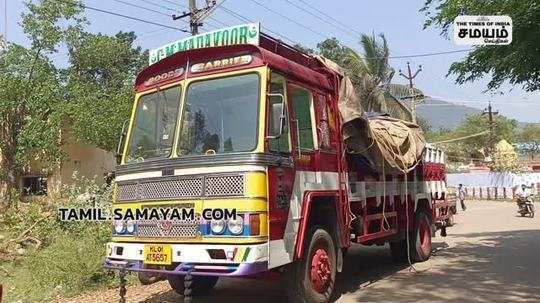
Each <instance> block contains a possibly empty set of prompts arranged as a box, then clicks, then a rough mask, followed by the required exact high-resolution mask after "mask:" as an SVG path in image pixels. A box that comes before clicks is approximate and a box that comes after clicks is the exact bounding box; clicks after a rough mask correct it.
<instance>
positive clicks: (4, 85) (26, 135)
mask: <svg viewBox="0 0 540 303" xmlns="http://www.w3.org/2000/svg"><path fill="white" fill-rule="evenodd" d="M0 71H1V73H2V75H3V77H1V78H0V158H1V162H0V167H2V173H0V181H2V182H3V183H4V184H6V186H7V190H8V191H9V190H11V189H12V188H14V185H15V183H16V179H17V175H19V174H20V173H21V172H22V170H23V169H24V167H25V166H27V165H29V164H30V162H31V161H35V160H39V161H40V162H42V163H43V164H45V165H44V167H43V168H44V169H47V168H49V167H51V166H52V165H54V164H55V162H54V160H55V159H57V158H58V157H59V155H60V149H59V146H58V145H59V144H58V142H59V136H60V121H61V119H60V116H59V115H58V109H59V107H60V105H61V98H62V91H61V89H60V85H59V82H58V78H57V74H56V69H55V68H54V66H53V65H52V64H51V63H50V62H49V61H48V60H47V59H46V58H44V57H43V56H42V55H39V54H36V53H35V52H33V51H31V50H28V49H25V48H23V47H21V46H18V45H10V46H9V48H8V52H7V55H6V60H2V61H1V63H0ZM47 164H48V165H47Z"/></svg>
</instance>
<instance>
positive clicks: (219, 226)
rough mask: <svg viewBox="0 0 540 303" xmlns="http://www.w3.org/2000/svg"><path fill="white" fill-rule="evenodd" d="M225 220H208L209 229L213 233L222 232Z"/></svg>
mask: <svg viewBox="0 0 540 303" xmlns="http://www.w3.org/2000/svg"><path fill="white" fill-rule="evenodd" d="M226 225H227V223H225V220H212V221H210V229H211V230H212V233H214V234H218V235H219V234H222V233H223V232H224V231H225V226H226Z"/></svg>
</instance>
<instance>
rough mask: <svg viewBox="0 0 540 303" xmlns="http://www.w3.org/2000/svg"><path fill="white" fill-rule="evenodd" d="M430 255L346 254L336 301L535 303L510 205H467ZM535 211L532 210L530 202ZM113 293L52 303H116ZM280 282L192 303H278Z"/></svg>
mask: <svg viewBox="0 0 540 303" xmlns="http://www.w3.org/2000/svg"><path fill="white" fill-rule="evenodd" d="M468 207H469V208H468V209H467V211H466V212H460V213H459V214H458V216H456V220H455V221H456V225H455V226H454V227H452V228H451V229H449V230H448V236H447V237H445V238H442V237H440V236H438V235H437V237H436V238H434V239H433V245H434V254H433V256H432V257H431V259H430V260H429V261H427V262H424V263H419V264H415V265H414V268H415V270H416V271H415V270H414V269H412V268H409V267H408V266H400V265H395V264H393V263H392V262H391V258H390V255H389V249H388V248H387V247H385V246H382V247H361V246H359V247H353V248H351V249H350V250H349V253H348V254H347V257H346V259H345V266H344V272H343V273H342V274H341V275H339V276H338V281H337V286H336V287H337V289H336V294H335V300H336V301H337V302H340V303H341V302H343V303H344V302H456V303H457V302H460V303H461V302H486V303H487V302H540V218H539V217H536V218H533V219H530V218H522V217H518V216H517V214H516V206H515V204H514V203H505V202H475V203H473V202H471V203H469V206H468ZM536 209H540V203H537V205H536ZM115 296H116V292H115V291H114V290H110V291H106V292H101V293H100V294H99V295H96V294H95V293H93V294H92V293H90V294H86V295H83V296H79V297H77V298H73V299H70V300H59V301H58V302H62V303H65V302H77V303H79V302H116V301H115V300H116V297H115ZM127 301H128V302H144V303H158V302H182V298H181V297H180V296H178V295H176V294H175V293H174V292H173V291H171V290H170V289H169V287H168V285H167V282H160V283H156V284H153V285H149V286H133V287H130V288H129V289H128V300H127ZM284 301H285V295H284V289H283V286H282V284H281V283H278V282H277V283H276V282H269V281H258V280H245V279H228V280H223V281H219V282H218V284H217V286H216V289H215V291H214V292H212V293H211V294H210V295H208V296H205V297H201V298H198V299H197V300H196V301H195V302H246V303H248V302H257V303H264V302H269V303H276V302H284Z"/></svg>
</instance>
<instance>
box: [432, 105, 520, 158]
mask: <svg viewBox="0 0 540 303" xmlns="http://www.w3.org/2000/svg"><path fill="white" fill-rule="evenodd" d="M495 119H496V120H495V125H494V130H493V133H494V136H493V140H494V142H493V143H497V142H499V141H500V140H506V141H508V142H515V138H516V129H517V124H516V121H515V120H513V119H508V118H506V117H503V116H497V117H496V118H495ZM488 130H489V123H488V118H487V116H485V115H482V114H476V115H469V116H467V118H466V119H465V121H464V122H463V123H462V124H461V125H459V126H458V127H457V128H456V129H453V130H451V129H439V130H437V131H435V132H432V133H430V134H429V136H428V141H432V142H439V141H446V140H453V139H457V138H462V137H466V136H470V135H474V134H478V133H481V132H484V131H488ZM490 144H491V142H490V136H489V133H485V134H483V135H480V136H475V137H470V138H467V139H463V140H456V141H450V142H448V143H442V144H441V146H442V147H443V148H444V149H445V151H446V152H447V155H448V156H449V158H450V159H451V160H459V161H463V162H466V161H470V159H476V160H484V159H485V158H486V157H487V156H488V155H489V154H488V149H489V146H490Z"/></svg>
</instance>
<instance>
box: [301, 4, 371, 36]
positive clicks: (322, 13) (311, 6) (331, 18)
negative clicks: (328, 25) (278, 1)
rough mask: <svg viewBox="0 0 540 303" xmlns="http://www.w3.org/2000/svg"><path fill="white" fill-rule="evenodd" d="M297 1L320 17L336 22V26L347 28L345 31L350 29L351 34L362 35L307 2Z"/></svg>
mask: <svg viewBox="0 0 540 303" xmlns="http://www.w3.org/2000/svg"><path fill="white" fill-rule="evenodd" d="M298 1H299V2H302V3H304V4H305V5H307V6H308V7H310V8H312V9H313V10H315V11H317V12H318V13H319V14H321V15H323V16H325V17H327V18H328V19H330V20H332V21H334V22H336V23H337V24H339V25H341V26H343V27H345V28H347V29H350V30H351V31H353V32H355V33H356V34H358V35H359V36H361V35H362V33H361V32H359V31H357V30H355V29H353V28H352V27H351V26H348V25H347V24H344V23H343V22H341V21H339V20H337V19H335V18H334V17H332V16H331V15H328V14H326V13H325V12H323V11H321V10H319V9H318V8H316V7H315V6H313V4H312V3H308V2H306V1H304V0H298Z"/></svg>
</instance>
